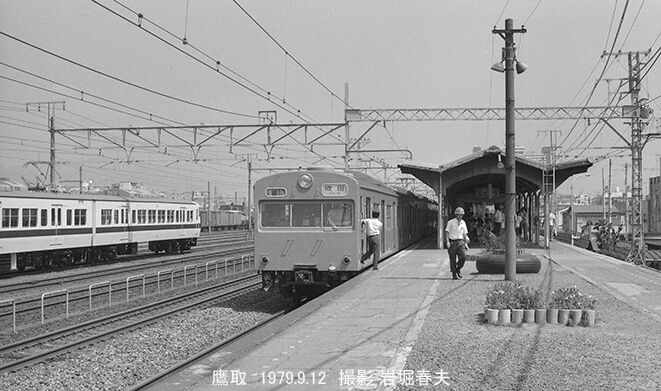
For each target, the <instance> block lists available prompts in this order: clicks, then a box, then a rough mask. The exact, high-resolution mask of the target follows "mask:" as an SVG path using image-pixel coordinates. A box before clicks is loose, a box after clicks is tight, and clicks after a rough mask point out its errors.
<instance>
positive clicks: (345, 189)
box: [321, 183, 349, 197]
mask: <svg viewBox="0 0 661 391" xmlns="http://www.w3.org/2000/svg"><path fill="white" fill-rule="evenodd" d="M321 194H322V195H323V196H324V197H344V196H346V195H347V194H349V186H347V184H346V183H324V184H323V185H322V186H321Z"/></svg>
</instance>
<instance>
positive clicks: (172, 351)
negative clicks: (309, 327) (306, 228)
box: [0, 291, 285, 391]
mask: <svg viewBox="0 0 661 391" xmlns="http://www.w3.org/2000/svg"><path fill="white" fill-rule="evenodd" d="M284 306H285V303H284V302H283V301H282V300H281V299H280V298H279V297H277V296H273V297H270V298H269V299H268V300H266V301H264V297H263V294H262V293H261V292H259V291H256V292H253V293H250V294H248V295H246V296H243V297H240V298H237V299H233V300H231V301H230V302H227V303H223V304H218V305H216V306H212V307H209V308H205V309H199V310H194V311H191V312H187V313H184V314H180V315H178V316H176V317H172V318H168V319H165V320H162V321H159V322H158V323H155V324H154V325H152V326H148V327H145V328H142V329H139V330H135V331H133V332H128V333H125V334H123V335H120V336H118V337H114V338H111V339H107V340H105V341H103V342H101V343H99V344H96V345H93V346H88V347H86V348H84V349H82V350H79V351H76V352H73V353H66V354H63V355H60V356H58V357H56V358H53V359H50V360H47V361H46V362H45V363H40V364H37V365H35V366H32V367H29V368H23V369H21V370H19V371H17V372H15V373H8V374H4V375H3V376H2V377H0V389H2V390H49V391H50V390H123V389H125V388H127V387H129V386H132V385H134V384H137V383H139V382H140V381H142V380H144V379H146V378H148V377H150V376H152V375H155V374H156V373H159V372H161V371H163V370H165V369H166V368H168V367H169V366H171V365H173V364H175V363H176V362H177V361H179V360H182V359H184V358H186V357H189V356H192V355H194V354H196V353H198V352H201V351H203V350H205V349H206V348H208V347H209V346H211V345H213V344H215V343H218V342H220V341H222V340H224V339H226V338H228V337H230V336H232V335H234V334H236V333H237V332H239V331H241V330H243V329H246V328H248V327H250V326H252V325H254V324H255V323H257V322H259V321H261V320H263V319H265V318H267V317H268V316H270V314H271V313H274V312H277V311H278V310H280V309H282V308H284Z"/></svg>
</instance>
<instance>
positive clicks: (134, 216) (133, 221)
mask: <svg viewBox="0 0 661 391" xmlns="http://www.w3.org/2000/svg"><path fill="white" fill-rule="evenodd" d="M132 212H133V213H132V215H133V220H132V221H133V224H135V210H134V211H132Z"/></svg>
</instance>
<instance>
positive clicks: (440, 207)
mask: <svg viewBox="0 0 661 391" xmlns="http://www.w3.org/2000/svg"><path fill="white" fill-rule="evenodd" d="M443 224H444V221H443V166H442V165H441V166H438V233H437V245H438V248H443V243H444V235H445V226H444V225H443Z"/></svg>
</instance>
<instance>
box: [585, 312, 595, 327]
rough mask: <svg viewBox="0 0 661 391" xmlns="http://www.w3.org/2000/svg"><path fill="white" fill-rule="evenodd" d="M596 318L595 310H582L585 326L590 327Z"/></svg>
mask: <svg viewBox="0 0 661 391" xmlns="http://www.w3.org/2000/svg"><path fill="white" fill-rule="evenodd" d="M596 319H597V312H596V311H595V310H584V311H583V320H584V322H583V325H584V326H585V327H592V326H594V323H595V321H596Z"/></svg>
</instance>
